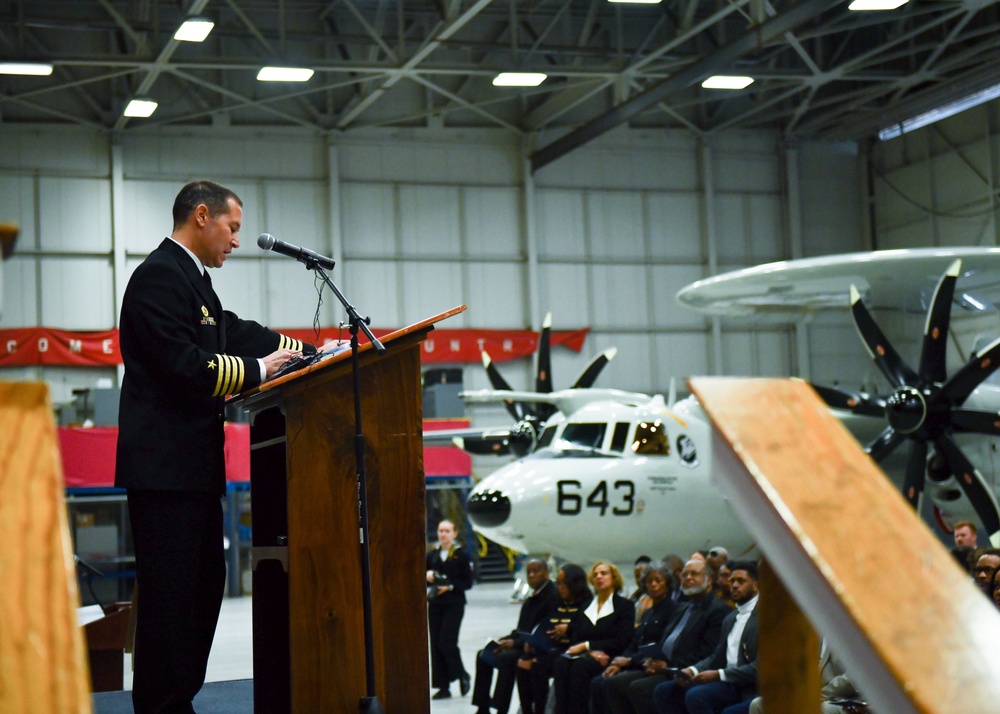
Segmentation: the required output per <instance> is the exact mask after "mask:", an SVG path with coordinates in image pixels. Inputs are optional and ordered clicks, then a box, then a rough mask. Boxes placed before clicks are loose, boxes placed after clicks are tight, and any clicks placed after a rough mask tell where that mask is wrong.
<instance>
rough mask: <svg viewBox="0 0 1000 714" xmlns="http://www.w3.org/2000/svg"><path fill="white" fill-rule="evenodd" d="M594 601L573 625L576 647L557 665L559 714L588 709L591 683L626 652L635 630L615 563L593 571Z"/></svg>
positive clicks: (576, 713)
mask: <svg viewBox="0 0 1000 714" xmlns="http://www.w3.org/2000/svg"><path fill="white" fill-rule="evenodd" d="M589 580H590V584H591V586H592V587H593V588H594V595H595V597H594V599H593V600H592V601H591V603H590V605H589V606H588V607H587V609H586V610H585V611H584V613H583V615H584V616H583V617H579V618H577V619H576V620H575V621H574V622H573V624H572V625H571V629H570V632H569V633H568V634H569V636H570V640H571V641H572V642H573V643H574V644H572V645H570V647H569V648H568V649H567V650H566V652H565V653H564V654H563V656H561V657H560V658H559V660H558V661H557V662H556V665H555V670H554V679H553V684H554V687H555V693H556V714H579V712H586V711H587V710H588V709H589V702H590V681H591V680H592V679H593V678H594V677H596V676H597V675H599V674H600V673H601V672H602V671H604V668H605V667H607V666H608V663H609V662H610V661H611V660H612V659H614V658H615V657H617V656H618V655H620V654H621V653H622V652H624V651H625V648H626V647H628V644H629V642H630V641H631V639H632V631H633V629H634V626H635V605H634V604H633V603H632V601H631V600H629V599H628V598H625V597H622V596H621V595H620V594H619V593H620V592H621V590H622V588H623V587H624V586H625V581H624V580H623V579H622V574H621V573H620V572H619V571H618V568H616V567H615V566H614V564H612V563H606V562H604V561H598V562H596V563H594V566H593V567H592V568H591V569H590V577H589Z"/></svg>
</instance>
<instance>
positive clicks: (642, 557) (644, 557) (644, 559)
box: [635, 555, 653, 565]
mask: <svg viewBox="0 0 1000 714" xmlns="http://www.w3.org/2000/svg"><path fill="white" fill-rule="evenodd" d="M652 562H653V559H652V558H650V557H649V556H648V555H640V556H639V557H638V558H636V559H635V565H645V564H646V563H652Z"/></svg>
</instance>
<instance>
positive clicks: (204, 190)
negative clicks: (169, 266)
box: [174, 179, 243, 230]
mask: <svg viewBox="0 0 1000 714" xmlns="http://www.w3.org/2000/svg"><path fill="white" fill-rule="evenodd" d="M230 198H232V199H233V200H235V201H236V203H238V204H239V205H240V206H242V205H243V201H242V200H240V197H239V196H237V195H236V194H235V193H234V192H233V191H232V190H231V189H228V188H226V187H225V186H222V185H220V184H217V183H215V182H214V181H207V180H204V179H201V180H198V181H191V182H190V183H188V184H186V185H185V186H184V188H182V189H181V190H180V192H179V193H178V194H177V198H175V199H174V230H177V229H178V228H180V227H181V226H182V225H184V222H185V221H186V220H187V219H188V216H190V215H191V213H192V212H193V211H194V209H196V208H197V207H198V206H200V205H201V204H203V203H204V204H205V206H206V207H207V208H208V212H209V213H210V214H212V218H215V217H216V216H218V215H219V214H220V213H226V212H228V211H229V204H228V201H229V199H230Z"/></svg>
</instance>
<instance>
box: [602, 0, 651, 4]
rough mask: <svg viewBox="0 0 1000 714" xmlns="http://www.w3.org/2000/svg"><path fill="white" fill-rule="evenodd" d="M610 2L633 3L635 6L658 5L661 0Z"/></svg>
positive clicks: (611, 0)
mask: <svg viewBox="0 0 1000 714" xmlns="http://www.w3.org/2000/svg"><path fill="white" fill-rule="evenodd" d="M608 2H620V3H632V4H633V5H656V4H658V3H659V2H660V0H608Z"/></svg>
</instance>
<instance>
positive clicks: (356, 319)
mask: <svg viewBox="0 0 1000 714" xmlns="http://www.w3.org/2000/svg"><path fill="white" fill-rule="evenodd" d="M303 262H304V263H305V264H306V268H307V269H309V270H312V271H313V272H315V273H316V274H317V275H319V276H320V277H321V278H322V279H323V282H324V283H325V284H326V285H327V286H328V287H329V288H330V290H331V291H333V294H334V295H336V296H337V299H338V300H340V303H341V305H343V306H344V309H345V310H347V315H348V318H349V320H350V331H351V366H352V370H353V373H354V426H355V434H354V456H355V460H356V461H357V467H358V520H359V523H360V528H361V590H362V602H363V604H364V626H365V682H366V691H367V693H368V694H367V696H364V697H362V698H361V701H360V702H359V704H358V711H359V712H367V713H368V714H384V710H383V709H382V704H381V703H380V702H379V700H378V697H377V696H376V695H375V636H374V633H373V628H372V573H371V559H370V557H369V551H368V540H369V538H368V476H367V471H366V469H365V436H364V433H363V432H362V431H361V362H360V360H359V358H358V330H359V329H360V330H361V331H362V332H364V333H365V336H366V337H367V338H368V339H369V340H370V341H371V343H372V346H373V347H374V348H375V351H376V352H378V353H379V354H380V355H381V354H385V345H383V344H382V343H381V342H379V340H378V338H377V337H375V335H373V334H372V331H371V330H370V329H369V328H368V324H369V323H370V322H371V318H369V317H361V315H359V314H358V311H357V310H355V309H354V306H353V305H351V303H349V302H348V301H347V298H345V297H344V294H343V293H342V292H340V290H339V289H338V288H337V286H336V285H334V284H333V281H332V280H330V276H329V275H327V273H326V271H325V270H323V267H322V266H321V265H320V264H319V262H318V261H316V260H313V259H311V258H309V259H305V260H304V261H303Z"/></svg>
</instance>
